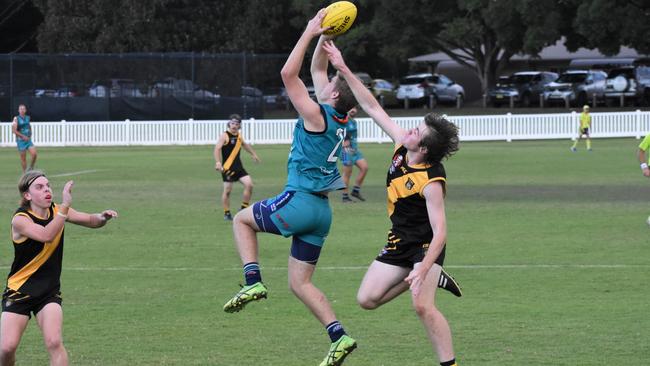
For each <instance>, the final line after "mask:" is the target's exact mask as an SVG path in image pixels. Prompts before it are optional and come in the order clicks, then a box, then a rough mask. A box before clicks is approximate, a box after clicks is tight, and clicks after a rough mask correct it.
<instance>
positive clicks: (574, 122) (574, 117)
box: [570, 111, 593, 141]
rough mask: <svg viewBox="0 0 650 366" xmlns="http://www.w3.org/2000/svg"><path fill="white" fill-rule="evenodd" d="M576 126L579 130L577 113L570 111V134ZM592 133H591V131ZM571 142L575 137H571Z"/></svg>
mask: <svg viewBox="0 0 650 366" xmlns="http://www.w3.org/2000/svg"><path fill="white" fill-rule="evenodd" d="M576 125H578V128H580V117H579V116H578V113H576V111H571V131H572V132H570V133H571V134H573V128H574V127H575V126H576ZM591 133H593V131H591ZM571 140H572V141H575V140H576V138H575V136H571Z"/></svg>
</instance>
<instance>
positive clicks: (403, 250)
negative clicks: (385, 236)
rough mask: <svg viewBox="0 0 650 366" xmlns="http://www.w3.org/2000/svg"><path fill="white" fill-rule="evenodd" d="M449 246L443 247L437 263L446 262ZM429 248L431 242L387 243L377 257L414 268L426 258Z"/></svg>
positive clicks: (382, 260) (385, 261) (391, 263)
mask: <svg viewBox="0 0 650 366" xmlns="http://www.w3.org/2000/svg"><path fill="white" fill-rule="evenodd" d="M446 248H447V246H446V245H445V246H443V247H442V251H441V252H440V255H438V258H436V262H435V263H436V264H438V265H440V266H441V267H442V265H443V263H444V262H445V250H446ZM428 249H429V243H426V244H390V243H389V244H386V246H384V248H383V249H382V250H381V253H379V255H378V256H377V258H375V260H377V261H378V262H382V263H386V264H390V265H393V266H398V267H406V268H413V265H415V263H420V262H422V260H423V259H424V256H425V255H426V254H427V250H428Z"/></svg>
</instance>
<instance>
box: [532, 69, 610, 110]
mask: <svg viewBox="0 0 650 366" xmlns="http://www.w3.org/2000/svg"><path fill="white" fill-rule="evenodd" d="M606 78H607V74H606V73H605V72H604V71H601V70H568V71H565V72H563V73H562V74H561V75H560V77H559V78H558V79H557V80H555V81H554V82H552V83H550V84H548V85H547V86H546V88H545V89H544V100H545V101H546V102H547V103H549V104H550V103H565V100H568V101H569V104H571V105H576V106H582V105H585V104H587V103H589V102H591V101H592V100H593V99H594V96H595V97H596V99H598V100H602V98H603V96H604V93H605V79H606Z"/></svg>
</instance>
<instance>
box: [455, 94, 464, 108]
mask: <svg viewBox="0 0 650 366" xmlns="http://www.w3.org/2000/svg"><path fill="white" fill-rule="evenodd" d="M462 99H463V97H461V96H460V94H457V95H456V109H460V101H461V100H462Z"/></svg>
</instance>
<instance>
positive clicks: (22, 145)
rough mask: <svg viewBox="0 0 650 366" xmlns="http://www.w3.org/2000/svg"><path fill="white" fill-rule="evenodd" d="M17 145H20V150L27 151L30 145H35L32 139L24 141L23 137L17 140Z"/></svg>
mask: <svg viewBox="0 0 650 366" xmlns="http://www.w3.org/2000/svg"><path fill="white" fill-rule="evenodd" d="M16 145H18V151H25V150H27V149H29V148H30V147H32V146H34V144H33V143H32V139H29V140H27V141H24V140H23V139H18V140H16Z"/></svg>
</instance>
